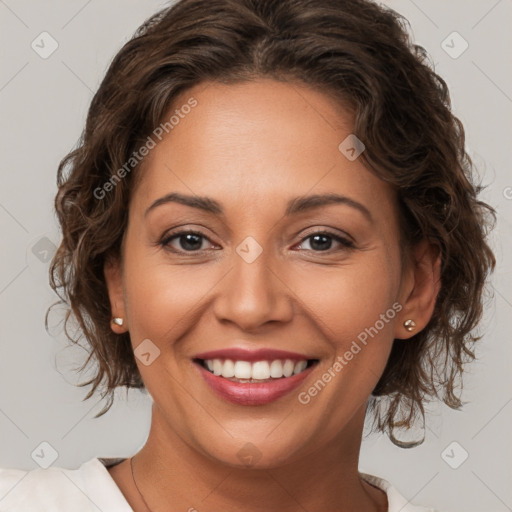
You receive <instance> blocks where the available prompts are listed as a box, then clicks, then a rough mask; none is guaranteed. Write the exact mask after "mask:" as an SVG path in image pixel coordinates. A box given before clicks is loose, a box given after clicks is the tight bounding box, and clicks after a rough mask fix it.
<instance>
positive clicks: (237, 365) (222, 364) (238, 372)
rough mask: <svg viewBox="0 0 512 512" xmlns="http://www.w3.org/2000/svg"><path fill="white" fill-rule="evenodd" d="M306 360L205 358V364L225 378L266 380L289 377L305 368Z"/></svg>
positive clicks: (214, 372) (215, 373)
mask: <svg viewBox="0 0 512 512" xmlns="http://www.w3.org/2000/svg"><path fill="white" fill-rule="evenodd" d="M307 364H308V362H307V361H306V360H301V361H296V362H295V361H292V360H291V359H286V360H285V361H281V360H279V359H276V360H274V361H256V362H254V363H250V362H248V361H232V360H231V359H226V360H224V361H223V360H221V359H207V360H206V361H205V365H206V367H207V368H208V370H210V371H211V372H212V373H213V374H214V375H220V376H222V377H225V378H226V379H230V378H233V377H235V378H237V379H253V380H268V379H270V378H273V379H280V378H282V377H291V376H292V375H297V374H298V373H301V372H303V371H304V370H305V369H306V366H307Z"/></svg>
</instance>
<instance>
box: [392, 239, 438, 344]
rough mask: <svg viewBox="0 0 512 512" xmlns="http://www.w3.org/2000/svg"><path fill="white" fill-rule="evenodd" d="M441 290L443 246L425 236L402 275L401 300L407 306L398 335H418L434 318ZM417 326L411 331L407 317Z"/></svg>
mask: <svg viewBox="0 0 512 512" xmlns="http://www.w3.org/2000/svg"><path fill="white" fill-rule="evenodd" d="M440 289H441V249H440V247H439V246H438V245H436V244H433V243H431V242H429V241H428V240H426V239H424V240H422V241H421V242H419V243H418V244H417V245H415V246H414V248H413V249H412V251H411V254H410V257H409V258H408V264H407V267H406V268H405V269H404V274H403V276H402V283H401V290H400V297H399V302H400V304H402V307H403V309H402V310H401V311H400V315H399V316H398V317H397V319H398V321H397V323H396V324H395V338H398V339H407V338H410V337H412V336H414V335H415V334H418V332H420V331H421V330H422V329H424V328H425V326H426V325H427V324H428V322H429V321H430V319H431V318H432V314H433V312H434V307H435V305H436V299H437V295H438V294H439V290H440ZM409 319H411V320H413V321H414V322H415V324H416V327H415V328H414V330H413V331H408V330H407V329H406V328H405V327H404V322H405V321H406V320H409Z"/></svg>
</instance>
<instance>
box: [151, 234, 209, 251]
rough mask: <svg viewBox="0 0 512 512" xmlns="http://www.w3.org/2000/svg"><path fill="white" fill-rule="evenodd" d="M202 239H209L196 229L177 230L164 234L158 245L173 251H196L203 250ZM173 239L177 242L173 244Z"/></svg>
mask: <svg viewBox="0 0 512 512" xmlns="http://www.w3.org/2000/svg"><path fill="white" fill-rule="evenodd" d="M204 240H209V239H208V238H207V237H206V236H204V235H203V234H202V233H199V232H198V231H178V232H175V233H171V234H170V235H168V236H166V237H165V238H164V239H163V240H162V241H161V242H160V245H161V246H162V247H164V248H165V249H169V250H171V251H173V252H197V251H201V250H205V249H204V248H203V247H202V245H203V241H204ZM174 241H176V242H177V243H176V244H175V245H173V244H172V242H174ZM210 243H211V242H210ZM176 245H177V246H178V247H176Z"/></svg>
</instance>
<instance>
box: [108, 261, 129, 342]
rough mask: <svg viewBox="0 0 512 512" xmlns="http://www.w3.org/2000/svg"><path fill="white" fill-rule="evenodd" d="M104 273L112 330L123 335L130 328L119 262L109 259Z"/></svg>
mask: <svg viewBox="0 0 512 512" xmlns="http://www.w3.org/2000/svg"><path fill="white" fill-rule="evenodd" d="M103 272H104V276H105V283H106V285H107V289H108V296H109V300H110V310H111V312H112V319H111V322H110V328H111V329H112V331H113V332H115V333H116V334H123V333H125V332H127V331H128V328H127V321H126V315H125V310H124V292H123V276H122V272H121V265H120V262H119V260H118V259H114V258H109V259H107V261H106V262H105V265H104V268H103Z"/></svg>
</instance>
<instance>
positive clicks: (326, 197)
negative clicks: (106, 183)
mask: <svg viewBox="0 0 512 512" xmlns="http://www.w3.org/2000/svg"><path fill="white" fill-rule="evenodd" d="M168 203H178V204H182V205H184V206H189V207H191V208H197V209H199V210H203V211H205V212H208V213H212V214H214V215H222V214H223V213H224V209H223V208H222V205H221V204H220V203H219V202H218V201H216V200H215V199H212V198H211V197H204V196H203V197H201V196H189V195H185V194H180V193H178V192H172V193H170V194H166V195H165V196H163V197H160V198H159V199H157V200H156V201H154V202H153V203H152V204H151V205H150V206H149V207H148V208H147V210H146V211H145V213H144V216H146V215H147V214H148V213H149V212H150V211H151V210H154V209H155V208H157V207H158V206H160V205H163V204H168ZM330 204H344V205H347V206H350V207H352V208H354V209H356V210H358V211H359V212H361V213H362V214H363V215H364V216H365V217H366V218H367V219H368V220H369V221H370V222H372V223H373V222H374V219H373V217H372V214H371V213H370V211H369V210H368V208H366V206H364V205H363V204H361V203H359V202H358V201H355V200H354V199H351V198H350V197H347V196H343V195H340V194H314V195H310V196H302V197H296V198H294V199H290V200H289V201H288V203H287V206H286V211H285V216H287V217H288V216H290V215H294V214H297V213H302V212H304V211H308V210H312V209H314V208H319V207H321V206H326V205H330Z"/></svg>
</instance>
